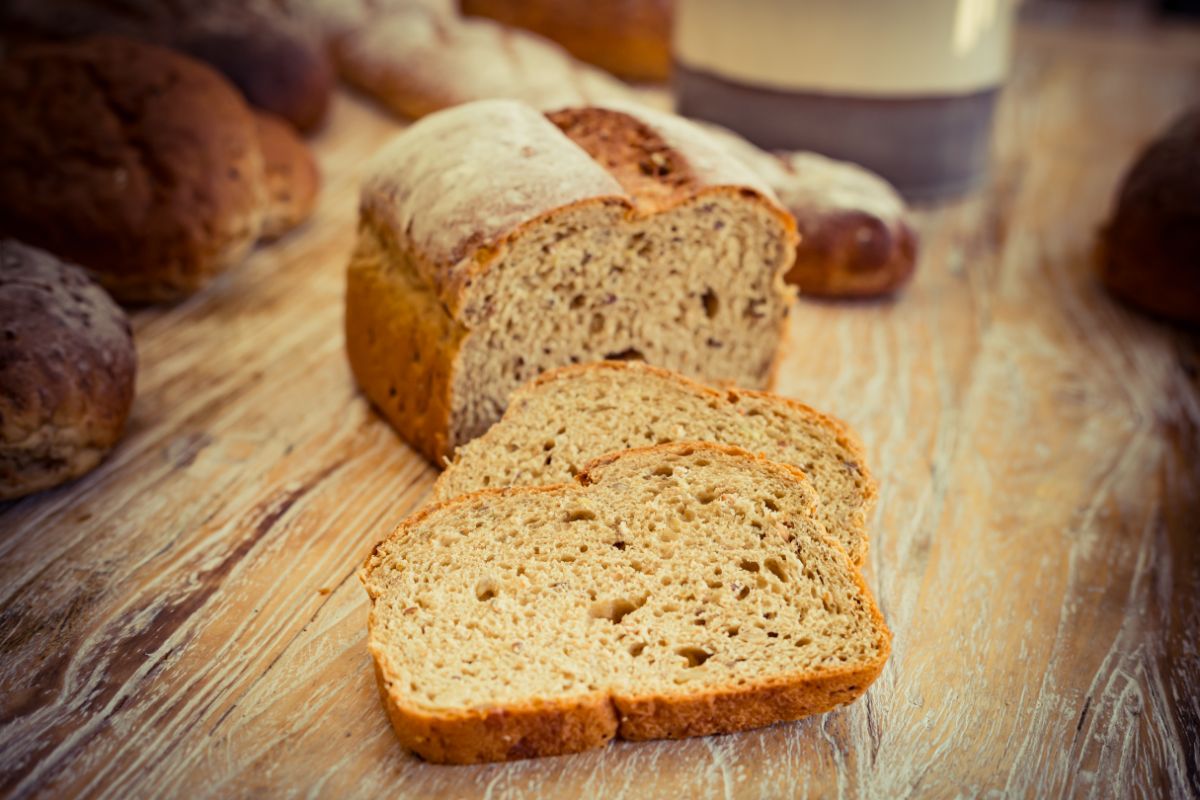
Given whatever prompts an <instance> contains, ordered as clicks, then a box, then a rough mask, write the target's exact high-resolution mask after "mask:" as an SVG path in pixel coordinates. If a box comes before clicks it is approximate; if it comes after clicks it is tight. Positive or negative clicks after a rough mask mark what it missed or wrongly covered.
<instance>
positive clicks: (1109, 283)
mask: <svg viewBox="0 0 1200 800" xmlns="http://www.w3.org/2000/svg"><path fill="white" fill-rule="evenodd" d="M1099 262H1100V263H1099V267H1100V279H1101V280H1102V281H1103V283H1104V285H1105V286H1106V287H1107V288H1108V290H1109V291H1110V292H1112V293H1113V294H1114V295H1116V296H1117V297H1119V298H1121V299H1122V300H1124V301H1125V302H1127V303H1129V304H1130V305H1132V306H1134V307H1136V308H1138V309H1141V310H1142V311H1146V312H1149V313H1151V314H1154V315H1155V316H1158V317H1162V318H1164V319H1168V320H1172V321H1174V322H1182V323H1185V324H1190V325H1200V108H1194V109H1192V110H1191V111H1189V112H1187V113H1185V114H1184V115H1183V116H1181V117H1180V118H1179V119H1178V120H1176V121H1175V123H1174V124H1173V125H1171V126H1170V127H1169V128H1168V129H1167V130H1166V131H1165V132H1164V133H1163V135H1162V136H1160V137H1159V138H1158V139H1156V140H1155V141H1154V142H1152V143H1151V144H1150V146H1149V147H1147V148H1146V149H1145V151H1144V152H1143V153H1142V154H1141V155H1140V156H1139V157H1138V159H1137V161H1135V162H1134V164H1133V166H1132V167H1130V169H1129V173H1128V174H1127V175H1126V176H1125V179H1124V181H1123V182H1122V184H1121V189H1120V192H1119V194H1118V196H1117V202H1116V209H1115V210H1114V211H1113V215H1112V219H1111V220H1110V221H1109V222H1108V225H1107V226H1105V228H1104V230H1103V232H1102V233H1101V236H1100V247H1099Z"/></svg>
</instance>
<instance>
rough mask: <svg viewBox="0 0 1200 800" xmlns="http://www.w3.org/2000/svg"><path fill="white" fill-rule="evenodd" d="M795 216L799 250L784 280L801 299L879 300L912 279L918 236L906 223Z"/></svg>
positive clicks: (850, 213) (850, 215) (858, 214)
mask: <svg viewBox="0 0 1200 800" xmlns="http://www.w3.org/2000/svg"><path fill="white" fill-rule="evenodd" d="M793 213H794V214H795V215H796V224H797V228H798V230H799V231H800V246H799V247H797V248H796V260H795V262H793V264H792V266H791V268H790V269H789V270H788V272H787V278H786V279H787V282H788V283H791V284H794V285H796V286H798V287H799V288H800V294H801V295H810V296H814V297H845V298H854V297H878V296H880V295H886V294H892V293H893V292H896V291H898V290H899V289H900V288H901V287H902V286H904V284H906V283H908V281H909V279H910V278H912V275H913V272H914V271H915V270H916V266H917V235H916V233H915V232H914V231H913V229H912V228H911V227H910V226H909V225H908V223H907V222H904V221H903V220H900V221H895V222H889V221H888V220H884V219H880V218H879V217H877V216H875V215H873V214H870V213H868V212H865V211H857V210H845V211H838V212H834V213H829V214H824V215H813V214H805V213H804V212H803V211H801V210H798V209H793Z"/></svg>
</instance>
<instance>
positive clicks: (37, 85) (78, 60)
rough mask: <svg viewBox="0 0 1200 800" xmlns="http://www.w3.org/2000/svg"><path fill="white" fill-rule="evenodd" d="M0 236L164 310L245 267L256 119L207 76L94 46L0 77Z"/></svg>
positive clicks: (24, 56)
mask: <svg viewBox="0 0 1200 800" xmlns="http://www.w3.org/2000/svg"><path fill="white" fill-rule="evenodd" d="M0 118H3V119H4V120H5V126H6V131H5V135H4V136H3V137H0V163H3V164H4V169H3V170H2V171H0V234H2V235H10V236H16V237H19V238H21V239H22V240H24V241H27V242H29V243H30V244H33V245H35V246H38V247H42V248H44V249H46V250H49V251H51V252H53V253H55V254H57V255H58V256H60V257H62V258H64V259H66V260H68V261H72V262H75V263H78V264H80V265H82V266H84V267H86V268H87V269H88V270H90V271H91V272H92V274H93V275H94V276H95V277H96V278H97V279H98V280H99V281H100V283H101V284H103V285H104V287H105V288H107V289H108V290H109V291H110V292H111V293H112V294H113V295H114V296H115V297H116V298H117V299H118V300H120V301H122V302H126V303H140V302H156V301H163V300H173V299H176V298H179V297H182V296H184V295H187V294H189V293H191V292H193V291H194V290H196V289H198V288H199V287H201V286H203V285H204V284H205V283H206V282H207V281H208V280H209V279H211V278H212V277H213V276H214V275H216V274H217V273H219V272H221V271H222V270H224V269H225V268H227V267H229V266H231V265H233V264H235V263H237V262H238V261H240V260H241V259H242V258H243V256H245V254H246V253H247V251H249V249H250V247H251V246H252V245H253V244H254V241H255V240H256V239H257V238H258V234H259V230H260V228H261V226H262V221H263V214H264V211H265V208H266V187H265V184H264V176H263V159H262V153H261V151H260V149H259V143H258V131H257V127H256V125H255V121H254V116H253V114H252V113H251V111H250V109H249V108H248V107H247V106H246V104H245V103H244V102H243V100H242V98H241V96H240V95H239V94H238V92H237V90H236V89H234V88H233V87H232V86H230V85H229V83H228V82H227V81H226V80H225V79H224V78H222V77H221V76H220V75H218V74H217V73H216V72H214V71H213V70H212V69H211V68H210V67H208V66H206V65H204V64H201V63H200V62H198V61H194V60H193V59H191V58H188V57H187V56H183V55H180V54H178V53H175V52H173V51H171V50H166V49H164V48H161V47H157V46H154V45H148V44H142V43H138V42H133V41H128V40H123V39H116V38H109V37H96V38H92V39H83V40H79V41H76V42H71V43H62V44H38V45H29V46H25V47H21V48H18V49H16V50H14V51H13V52H12V53H10V54H9V56H8V58H7V59H5V60H4V62H3V63H2V64H0Z"/></svg>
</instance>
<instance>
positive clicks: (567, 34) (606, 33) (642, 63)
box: [462, 0, 671, 81]
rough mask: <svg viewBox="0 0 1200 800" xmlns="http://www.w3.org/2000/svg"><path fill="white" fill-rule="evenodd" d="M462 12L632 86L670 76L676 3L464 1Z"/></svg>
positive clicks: (638, 0) (662, 0)
mask: <svg viewBox="0 0 1200 800" xmlns="http://www.w3.org/2000/svg"><path fill="white" fill-rule="evenodd" d="M462 11H463V13H464V14H469V15H475V16H483V17H491V18H492V19H494V20H496V21H498V22H502V23H504V24H505V25H513V26H515V27H518V28H525V29H527V30H531V31H533V32H534V33H539V34H541V35H542V36H545V37H546V38H547V39H552V40H553V41H556V42H558V43H559V44H561V45H562V46H563V47H565V48H566V49H567V50H568V51H569V52H570V53H571V54H572V55H574V56H575V57H576V58H580V59H582V60H584V61H587V62H590V63H592V64H595V65H596V66H598V67H601V68H603V69H606V70H608V71H609V72H611V73H613V74H614V75H617V76H619V77H622V78H626V79H628V80H633V81H665V80H666V79H667V78H668V77H669V76H670V74H671V0H609V2H594V0H462Z"/></svg>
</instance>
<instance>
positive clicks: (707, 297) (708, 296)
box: [700, 289, 721, 319]
mask: <svg viewBox="0 0 1200 800" xmlns="http://www.w3.org/2000/svg"><path fill="white" fill-rule="evenodd" d="M700 302H702V303H704V313H705V314H706V315H707V316H708V318H709V319H712V318H713V317H715V316H716V315H717V311H719V310H720V308H721V301H720V300H718V299H717V293H716V292H714V291H713V290H712V289H709V290H708V291H706V292H705V293H704V294H703V295H701V296H700Z"/></svg>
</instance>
